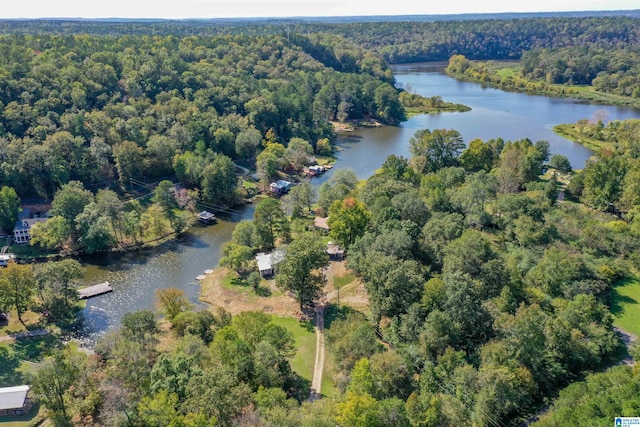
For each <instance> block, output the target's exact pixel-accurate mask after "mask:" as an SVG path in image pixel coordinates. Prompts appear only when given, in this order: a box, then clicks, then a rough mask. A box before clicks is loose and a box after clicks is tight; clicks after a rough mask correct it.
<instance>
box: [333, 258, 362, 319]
mask: <svg viewBox="0 0 640 427" xmlns="http://www.w3.org/2000/svg"><path fill="white" fill-rule="evenodd" d="M347 274H353V273H352V272H351V270H349V268H348V267H347V262H346V261H344V260H343V261H331V262H330V263H329V267H327V286H326V287H325V292H326V295H325V299H326V300H327V301H328V302H330V303H338V296H339V297H340V305H346V306H349V307H351V308H353V309H354V310H358V311H361V312H363V313H365V314H366V313H369V296H368V295H367V290H366V289H365V287H364V282H363V281H362V279H358V278H356V279H355V280H353V281H352V282H350V283H347V284H345V285H343V286H342V287H341V288H340V292H339V295H338V289H336V287H335V283H334V282H335V278H337V277H343V276H346V275H347Z"/></svg>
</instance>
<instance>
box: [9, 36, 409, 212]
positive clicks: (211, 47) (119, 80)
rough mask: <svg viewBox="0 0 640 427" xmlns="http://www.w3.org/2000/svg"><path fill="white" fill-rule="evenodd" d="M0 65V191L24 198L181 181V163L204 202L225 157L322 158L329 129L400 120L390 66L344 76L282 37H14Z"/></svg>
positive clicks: (363, 57)
mask: <svg viewBox="0 0 640 427" xmlns="http://www.w3.org/2000/svg"><path fill="white" fill-rule="evenodd" d="M310 43H311V42H310ZM317 43H318V44H322V42H320V41H317ZM333 43H337V42H335V41H334V42H333ZM312 44H313V43H312ZM0 52H2V54H1V55H0V81H1V83H0V87H1V88H2V90H1V91H0V147H1V149H0V170H1V172H0V182H2V183H3V184H4V185H7V186H10V187H13V188H14V189H15V190H16V191H17V193H18V194H19V195H20V196H25V195H29V196H31V195H38V196H42V197H45V198H51V197H52V196H53V195H54V193H55V191H56V190H57V189H58V188H60V186H61V185H63V184H65V183H67V182H69V181H71V180H78V181H80V182H82V183H83V184H85V185H86V186H87V187H90V186H93V187H94V188H95V187H99V186H101V185H105V184H109V183H110V182H111V181H112V180H114V179H115V178H118V179H119V180H120V183H121V184H123V185H124V184H128V183H129V181H130V180H131V179H146V180H157V179H159V178H162V177H164V176H171V175H174V174H178V175H179V174H180V173H181V172H180V171H179V170H178V169H176V166H177V164H176V163H175V161H174V160H175V158H176V156H184V155H190V156H191V157H193V158H197V161H195V162H191V164H192V165H195V166H194V167H195V168H196V169H197V170H193V171H192V173H191V175H195V176H196V177H197V178H198V180H197V182H194V181H192V180H189V181H188V182H187V181H185V184H186V185H189V186H194V185H195V186H198V187H199V188H200V189H202V187H203V186H204V183H203V180H204V178H203V176H202V174H203V172H204V168H205V167H206V166H207V165H209V164H211V163H212V162H213V160H214V159H215V158H216V156H227V157H233V158H243V159H246V158H251V157H253V156H255V155H256V154H258V152H259V151H260V149H261V148H262V145H261V144H262V140H263V139H264V140H268V141H270V142H278V143H281V144H283V145H285V146H286V145H287V144H288V142H289V140H290V139H291V138H294V137H297V138H302V139H304V140H306V141H308V142H309V143H311V145H312V146H313V147H314V148H315V146H316V142H317V141H318V140H320V139H323V138H326V137H330V136H331V134H332V129H331V126H330V125H329V124H328V123H327V120H330V119H336V118H338V117H339V118H340V119H344V120H346V119H360V118H363V117H365V116H366V117H373V118H376V119H378V120H380V121H382V122H385V123H397V122H399V121H401V120H403V118H404V109H403V107H402V105H401V104H400V102H399V100H398V92H397V91H396V89H394V87H393V86H392V85H391V84H390V83H389V82H393V77H392V75H391V74H390V72H389V70H388V68H387V67H386V64H384V62H383V61H381V60H380V59H378V58H376V57H374V56H372V55H371V54H364V53H362V52H359V53H357V54H356V53H351V54H350V55H347V54H345V55H343V56H345V57H346V56H349V60H348V61H347V60H346V59H342V60H343V61H344V62H345V64H346V62H349V64H351V65H349V66H347V65H344V66H343V67H342V68H344V69H346V70H348V71H349V72H338V71H335V70H334V69H331V68H327V67H326V66H325V65H323V64H322V63H320V62H318V61H317V60H314V59H313V58H312V57H311V56H310V55H309V54H308V53H307V52H305V51H304V50H303V49H302V48H301V47H299V46H297V45H295V44H292V43H290V42H289V41H287V40H286V39H285V38H282V37H280V36H259V37H248V36H225V37H213V38H210V37H208V38H205V37H195V36H191V37H177V36H165V37H150V36H130V35H124V36H120V37H110V36H89V35H77V36H59V35H46V34H44V35H39V36H32V35H23V34H13V35H4V36H2V37H0ZM337 61H340V59H338V60H337ZM378 77H379V78H378ZM381 79H382V80H381ZM183 163H184V162H183ZM183 163H179V164H180V165H182V164H183ZM180 167H182V166H180ZM210 201H211V202H215V203H223V202H225V201H224V200H210Z"/></svg>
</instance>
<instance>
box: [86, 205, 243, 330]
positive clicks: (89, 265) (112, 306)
mask: <svg viewBox="0 0 640 427" xmlns="http://www.w3.org/2000/svg"><path fill="white" fill-rule="evenodd" d="M254 208H255V207H254V206H253V205H245V206H243V207H242V208H240V210H238V211H237V213H236V214H234V215H231V216H229V217H227V218H225V217H222V218H221V219H220V221H218V223H216V224H214V225H211V226H208V227H200V226H197V227H193V228H192V229H191V230H190V231H189V233H187V234H186V235H185V236H183V237H181V238H180V239H178V240H174V241H170V242H167V243H165V244H163V245H162V246H160V247H158V248H153V249H148V250H144V251H139V252H130V253H126V254H107V255H103V256H100V257H94V258H88V259H85V260H84V261H85V263H84V266H85V268H86V271H87V273H86V275H85V279H84V282H85V283H86V284H95V283H99V282H104V281H109V283H111V285H112V286H113V292H112V293H109V294H105V295H101V296H99V297H95V298H91V299H90V300H88V301H87V306H86V308H85V309H84V310H83V311H82V316H81V327H80V331H79V332H80V334H81V335H84V336H88V337H90V338H92V337H94V336H95V335H96V334H99V333H101V332H103V331H105V330H106V329H108V328H109V327H112V326H115V325H117V324H118V323H119V322H120V319H121V318H122V316H123V315H124V314H125V313H127V312H130V311H136V310H142V309H152V308H154V304H155V292H156V290H157V289H162V288H169V287H175V288H178V289H182V290H183V291H184V292H185V294H186V295H187V297H188V298H189V300H190V301H191V302H192V303H194V304H197V303H198V296H199V291H200V286H199V285H198V284H197V282H196V280H195V278H196V276H198V275H199V274H202V272H203V271H204V270H206V269H211V268H214V267H215V266H216V265H217V264H218V261H219V259H220V254H221V250H222V245H223V244H224V243H225V242H227V241H228V240H229V239H230V238H231V233H232V231H233V228H234V227H235V224H236V223H237V222H238V221H240V220H243V219H251V218H252V217H253V211H254Z"/></svg>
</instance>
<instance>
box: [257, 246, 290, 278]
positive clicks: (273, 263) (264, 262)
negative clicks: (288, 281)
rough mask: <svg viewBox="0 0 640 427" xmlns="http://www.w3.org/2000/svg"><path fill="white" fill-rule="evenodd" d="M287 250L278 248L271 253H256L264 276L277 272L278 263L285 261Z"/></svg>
mask: <svg viewBox="0 0 640 427" xmlns="http://www.w3.org/2000/svg"><path fill="white" fill-rule="evenodd" d="M285 253H286V252H285V251H284V250H282V249H278V250H276V251H274V252H271V253H264V252H261V253H259V254H258V255H256V262H257V263H258V271H259V272H260V275H261V276H262V277H271V276H273V275H275V274H276V273H277V267H278V264H280V263H281V262H282V261H284V256H285Z"/></svg>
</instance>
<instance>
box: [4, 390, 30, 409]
mask: <svg viewBox="0 0 640 427" xmlns="http://www.w3.org/2000/svg"><path fill="white" fill-rule="evenodd" d="M30 388H31V386H28V385H19V386H16V387H3V388H0V411H4V410H7V409H17V408H22V407H23V406H24V401H25V399H26V398H27V392H28V391H29V389H30Z"/></svg>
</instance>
